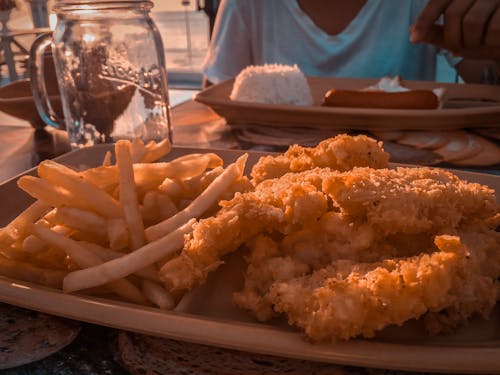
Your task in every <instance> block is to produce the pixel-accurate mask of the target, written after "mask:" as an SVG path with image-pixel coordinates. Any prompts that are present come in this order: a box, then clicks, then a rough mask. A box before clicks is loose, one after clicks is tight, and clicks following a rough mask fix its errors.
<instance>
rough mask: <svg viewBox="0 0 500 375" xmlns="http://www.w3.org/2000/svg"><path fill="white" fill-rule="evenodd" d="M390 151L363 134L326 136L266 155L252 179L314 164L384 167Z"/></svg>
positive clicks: (343, 168)
mask: <svg viewBox="0 0 500 375" xmlns="http://www.w3.org/2000/svg"><path fill="white" fill-rule="evenodd" d="M388 161H389V154H388V153H386V152H385V151H384V150H383V149H382V143H381V142H376V141H375V140H374V139H372V138H369V137H367V136H365V135H358V136H348V135H346V134H342V135H338V136H336V137H334V138H329V139H326V140H324V141H322V142H321V143H319V144H318V145H317V146H316V147H313V148H310V147H301V146H298V145H293V146H290V148H289V149H288V150H287V151H286V152H285V153H284V154H282V155H278V156H266V157H263V158H261V159H260V160H259V162H258V163H257V164H255V165H254V167H253V168H252V173H251V176H252V178H253V182H254V183H255V184H258V183H259V182H261V181H264V180H268V179H271V178H277V177H281V176H283V175H284V174H286V173H288V172H303V171H306V170H309V169H313V168H331V169H334V170H338V171H341V172H344V171H347V170H350V169H352V168H354V167H371V168H387V166H388V164H387V163H388Z"/></svg>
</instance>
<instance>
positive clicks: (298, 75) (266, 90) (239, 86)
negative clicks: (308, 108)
mask: <svg viewBox="0 0 500 375" xmlns="http://www.w3.org/2000/svg"><path fill="white" fill-rule="evenodd" d="M229 97H230V99H231V100H237V101H242V102H254V103H268V104H294V105H312V104H313V99H312V95H311V89H310V88H309V84H308V83H307V80H306V77H305V76H304V73H302V72H301V71H300V69H299V68H298V67H297V65H293V66H290V65H282V64H265V65H250V66H248V67H246V68H245V69H243V70H242V71H241V72H240V73H239V74H238V75H237V76H236V79H235V80H234V85H233V90H232V91H231V95H230V96H229Z"/></svg>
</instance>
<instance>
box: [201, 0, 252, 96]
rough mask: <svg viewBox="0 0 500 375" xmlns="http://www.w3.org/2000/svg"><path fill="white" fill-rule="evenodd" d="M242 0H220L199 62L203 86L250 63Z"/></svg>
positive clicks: (234, 73)
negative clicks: (210, 34) (201, 59)
mask: <svg viewBox="0 0 500 375" xmlns="http://www.w3.org/2000/svg"><path fill="white" fill-rule="evenodd" d="M245 3H246V2H244V1H230V0H227V1H226V0H222V2H221V4H220V6H219V10H218V13H217V18H216V20H215V26H214V31H213V34H212V39H211V42H210V46H209V49H208V52H207V56H206V58H205V62H204V64H203V68H202V69H203V75H204V81H203V85H204V87H208V86H210V85H211V84H213V83H219V82H221V81H224V80H226V79H229V78H232V77H234V76H236V75H237V74H238V73H239V72H240V71H241V70H242V69H243V68H245V67H246V66H247V65H250V64H252V52H251V36H250V32H249V28H248V25H247V20H246V16H247V15H248V14H245V13H246V12H245V10H244V6H245Z"/></svg>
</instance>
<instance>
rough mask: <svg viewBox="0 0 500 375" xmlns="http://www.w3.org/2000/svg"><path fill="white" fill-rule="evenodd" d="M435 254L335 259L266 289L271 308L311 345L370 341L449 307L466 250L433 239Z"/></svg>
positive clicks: (448, 239) (447, 239) (452, 241)
mask: <svg viewBox="0 0 500 375" xmlns="http://www.w3.org/2000/svg"><path fill="white" fill-rule="evenodd" d="M436 246H437V247H438V248H439V249H440V250H441V251H439V252H435V253H432V254H421V255H418V256H415V257H410V258H400V259H388V260H384V261H381V262H376V263H356V262H352V261H348V260H339V261H337V262H333V263H332V264H331V265H329V266H327V267H325V268H323V269H321V270H319V271H316V272H314V273H313V274H312V275H310V276H304V277H301V278H296V279H293V280H289V281H287V282H283V283H280V282H278V283H275V284H274V285H273V286H272V287H271V298H272V300H273V302H274V309H275V310H276V311H278V312H281V313H286V314H287V316H288V321H289V323H290V324H293V325H297V326H299V327H301V328H303V329H304V330H305V333H306V334H307V336H308V337H309V338H311V339H312V340H314V341H324V340H331V341H335V340H337V339H340V340H347V339H350V338H353V337H357V336H360V335H361V336H364V337H372V336H373V335H374V334H375V332H376V331H378V330H381V329H383V328H384V327H386V326H388V325H392V324H396V325H401V324H403V323H404V322H405V321H407V320H409V319H412V318H418V317H420V316H422V315H423V314H425V313H426V312H428V311H439V310H442V309H443V308H445V307H447V306H449V305H451V304H452V303H453V302H454V300H455V298H456V297H455V296H454V294H453V291H454V290H455V289H456V288H458V287H459V286H460V285H461V281H462V282H463V281H464V280H463V279H462V278H461V277H460V271H461V270H462V269H463V261H464V259H465V258H466V256H467V254H468V251H467V249H466V248H465V247H464V246H463V245H462V244H461V243H460V240H459V238H458V237H455V236H447V235H443V236H439V237H437V238H436Z"/></svg>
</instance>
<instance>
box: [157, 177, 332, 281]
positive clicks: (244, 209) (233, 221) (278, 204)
mask: <svg viewBox="0 0 500 375" xmlns="http://www.w3.org/2000/svg"><path fill="white" fill-rule="evenodd" d="M332 173H336V172H333V171H331V170H326V169H315V170H312V171H308V173H302V174H288V175H286V176H283V177H282V178H280V179H274V180H266V181H264V182H263V183H261V184H259V185H258V186H257V187H256V188H255V190H254V191H250V192H247V193H242V194H240V193H238V194H236V195H235V196H234V198H233V199H231V200H230V201H224V202H221V205H222V208H221V210H220V211H219V212H218V213H217V214H216V215H215V216H213V217H209V218H206V219H202V220H200V221H199V222H198V223H196V224H195V226H194V227H193V232H192V233H191V234H190V235H189V237H188V238H187V239H186V241H185V244H184V248H183V250H182V252H181V254H180V255H179V256H177V257H175V258H173V259H171V260H170V261H168V262H167V263H166V264H165V265H164V266H163V267H162V268H161V270H160V276H161V278H162V280H163V281H164V283H165V285H166V286H167V288H168V289H170V290H187V289H191V288H192V287H193V286H195V285H198V284H200V283H201V282H203V281H204V280H205V277H206V275H207V274H208V272H210V271H212V270H214V269H216V268H217V267H218V266H219V264H220V263H221V261H220V258H221V257H222V256H224V255H225V254H228V253H230V252H232V251H234V250H236V249H238V247H240V246H241V245H242V244H243V243H245V242H246V241H248V240H249V239H251V238H252V237H253V236H255V235H257V234H259V233H265V232H268V233H269V232H273V231H278V232H281V233H287V232H290V231H293V230H294V228H296V227H297V226H300V225H301V223H302V222H304V221H306V222H307V221H312V222H313V221H316V220H317V219H318V218H319V217H321V216H322V215H323V214H324V213H325V212H326V211H327V208H328V198H327V196H325V194H323V193H322V191H321V186H322V181H323V180H322V178H323V177H324V176H327V175H330V174H332Z"/></svg>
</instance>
